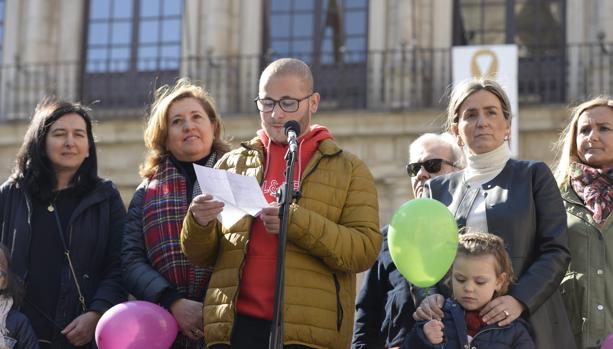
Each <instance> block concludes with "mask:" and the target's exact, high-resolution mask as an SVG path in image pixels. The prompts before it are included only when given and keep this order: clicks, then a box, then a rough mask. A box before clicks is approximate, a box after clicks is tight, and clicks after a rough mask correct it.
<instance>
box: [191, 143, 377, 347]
mask: <svg viewBox="0 0 613 349" xmlns="http://www.w3.org/2000/svg"><path fill="white" fill-rule="evenodd" d="M216 167H217V168H220V169H225V170H229V171H231V172H235V173H239V174H242V175H249V176H255V177H256V178H257V179H258V181H260V182H261V180H262V175H263V146H262V144H261V143H260V141H259V140H258V139H257V138H254V139H253V140H251V141H250V142H249V143H247V144H243V145H242V147H240V148H238V149H236V150H234V151H232V152H230V153H228V154H226V155H225V156H224V157H223V158H222V159H221V160H220V161H219V162H218V163H217V166H216ZM301 183H302V187H301V194H302V195H301V197H300V199H299V200H298V201H297V202H296V203H293V204H292V205H291V207H290V224H289V227H288V235H287V250H286V251H287V252H286V261H285V262H286V264H285V308H284V311H285V314H284V316H285V318H284V320H285V325H284V336H285V338H284V343H285V344H301V345H306V346H309V347H313V348H331V349H342V348H349V345H350V342H351V333H352V327H353V315H354V309H355V306H354V300H355V274H356V273H358V272H361V271H364V270H366V269H368V268H369V267H370V266H371V265H372V264H373V263H374V261H375V259H376V258H377V254H378V253H379V248H380V245H381V240H382V237H381V234H380V233H379V218H378V202H377V192H376V188H375V184H374V181H373V178H372V175H371V174H370V171H369V170H368V168H367V167H366V165H365V164H364V163H363V162H362V161H361V160H359V159H358V158H357V157H356V156H354V155H352V154H349V153H347V152H343V151H342V150H341V149H340V148H339V147H338V146H337V145H336V144H335V143H334V142H333V141H331V140H324V141H322V142H321V143H320V145H319V147H318V150H317V151H316V152H315V154H314V155H313V158H312V159H311V161H310V162H309V165H308V166H307V168H306V169H305V171H304V174H303V178H302V180H301ZM251 223H252V218H251V217H250V216H246V217H244V218H243V219H241V220H240V221H239V222H238V223H236V224H235V225H234V226H232V227H231V228H229V229H227V228H225V227H222V226H221V224H219V222H218V221H217V220H215V221H213V222H211V223H209V224H208V225H207V226H201V225H199V224H198V223H197V222H196V221H195V220H194V219H193V218H192V215H191V213H188V214H187V215H186V218H185V221H184V224H183V230H182V232H181V246H182V248H183V252H184V253H185V255H186V256H187V258H188V259H189V260H190V262H192V263H194V264H196V265H214V266H215V271H214V272H213V275H212V277H211V280H210V283H209V287H208V290H207V293H206V296H205V300H204V324H205V325H204V335H205V340H206V342H207V344H208V345H213V344H220V343H225V344H229V342H230V336H231V333H232V326H233V322H234V318H235V315H236V308H235V304H236V300H237V299H238V290H239V281H240V280H239V276H240V275H241V272H242V268H243V265H244V262H245V254H246V251H247V242H248V241H249V232H250V227H251ZM262 272H269V271H262Z"/></svg>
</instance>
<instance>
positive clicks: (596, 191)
mask: <svg viewBox="0 0 613 349" xmlns="http://www.w3.org/2000/svg"><path fill="white" fill-rule="evenodd" d="M569 177H570V184H571V185H572V187H573V189H574V190H575V193H577V195H578V196H579V197H580V198H581V200H583V202H584V203H585V207H587V209H588V210H589V211H590V212H592V218H594V222H596V223H597V224H600V223H602V222H604V221H605V220H606V219H607V217H609V214H610V213H611V211H612V210H613V167H610V168H605V169H597V168H593V167H591V166H588V165H585V164H581V163H578V162H573V163H571V164H570V173H569Z"/></svg>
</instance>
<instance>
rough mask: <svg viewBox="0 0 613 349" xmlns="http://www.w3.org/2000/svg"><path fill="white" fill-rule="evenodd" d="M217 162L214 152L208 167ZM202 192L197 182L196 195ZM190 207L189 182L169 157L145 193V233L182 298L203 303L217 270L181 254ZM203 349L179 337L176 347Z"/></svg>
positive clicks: (158, 265) (154, 260)
mask: <svg viewBox="0 0 613 349" xmlns="http://www.w3.org/2000/svg"><path fill="white" fill-rule="evenodd" d="M216 160H217V155H216V154H215V153H212V154H211V156H210V157H209V159H208V161H207V163H206V165H205V166H207V167H213V165H215V161H216ZM200 192H201V190H200V186H199V185H198V182H197V181H196V182H195V183H194V189H193V194H194V195H193V196H195V195H198V194H200ZM188 207H189V202H188V201H187V181H186V179H185V177H184V176H183V175H182V174H181V173H180V172H179V170H178V169H177V168H176V167H175V165H174V164H173V163H172V160H171V159H170V157H168V158H166V160H164V161H163V162H162V163H160V166H159V168H158V170H157V172H156V174H155V175H154V176H153V178H152V179H151V181H150V183H149V185H148V186H147V190H146V192H145V201H144V205H143V231H144V235H145V246H146V248H147V257H148V258H149V261H150V262H151V265H152V266H153V267H154V268H155V269H156V270H157V271H158V272H160V274H162V275H163V276H164V278H166V280H168V282H170V283H171V284H172V285H173V286H175V287H176V289H177V292H178V293H179V295H180V296H181V297H183V298H187V299H191V300H195V301H198V302H202V300H203V299H204V294H205V292H206V288H207V285H208V282H209V278H210V277H211V273H212V272H213V268H209V267H206V268H204V267H197V266H194V265H192V264H190V263H189V262H188V261H187V258H186V257H185V255H183V252H182V251H181V244H180V234H181V227H182V226H183V218H184V217H185V214H186V213H187V209H188ZM203 347H204V343H203V341H198V342H193V341H191V340H190V339H189V338H187V337H185V336H183V335H182V334H179V336H177V340H176V341H175V344H174V345H173V347H172V348H203Z"/></svg>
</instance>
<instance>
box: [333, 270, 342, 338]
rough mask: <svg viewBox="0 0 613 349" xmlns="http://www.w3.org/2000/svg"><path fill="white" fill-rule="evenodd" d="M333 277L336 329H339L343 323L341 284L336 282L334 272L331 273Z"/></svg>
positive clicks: (336, 278)
mask: <svg viewBox="0 0 613 349" xmlns="http://www.w3.org/2000/svg"><path fill="white" fill-rule="evenodd" d="M332 277H333V278H334V287H335V289H336V330H337V331H340V330H341V324H342V323H343V305H342V304H341V284H340V283H339V282H338V277H337V276H336V274H332Z"/></svg>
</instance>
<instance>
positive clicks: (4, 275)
mask: <svg viewBox="0 0 613 349" xmlns="http://www.w3.org/2000/svg"><path fill="white" fill-rule="evenodd" d="M8 275H9V274H8V273H7V272H5V271H2V270H0V278H3V277H7V276H8Z"/></svg>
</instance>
